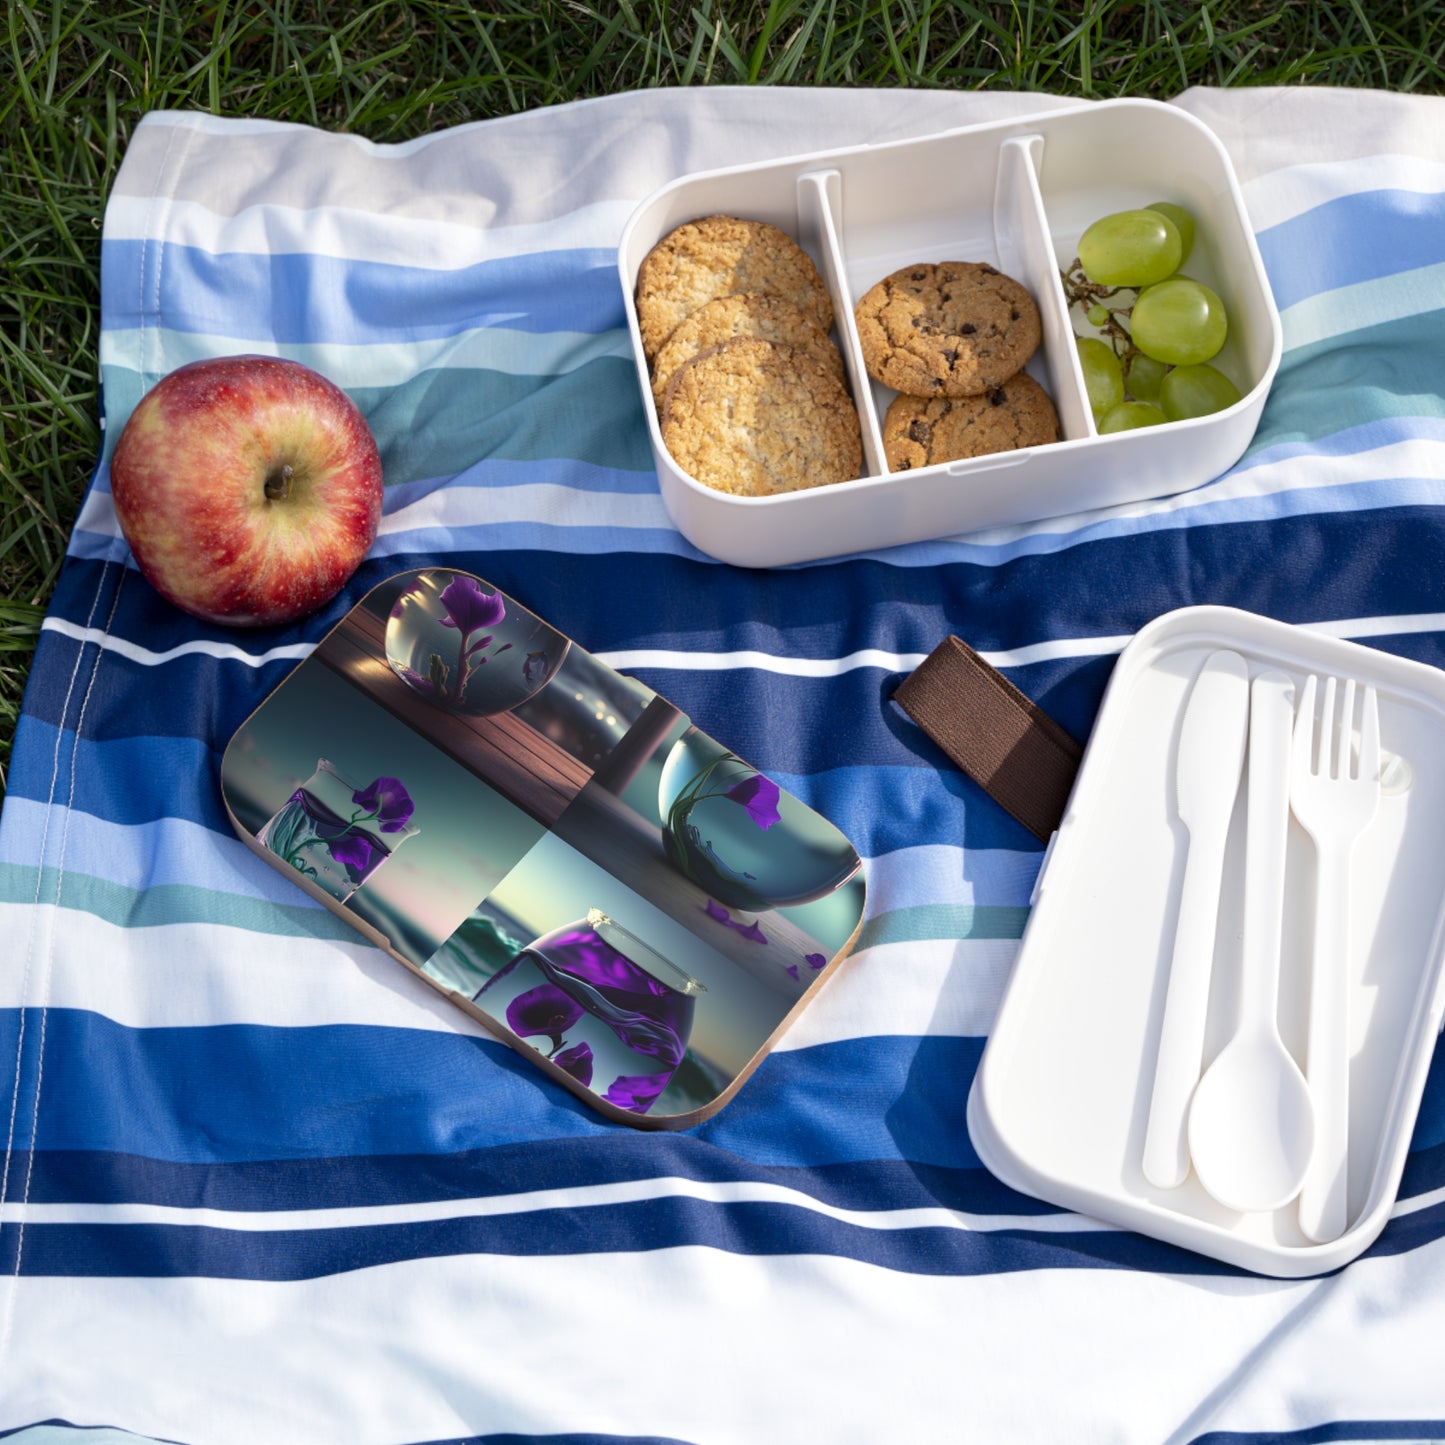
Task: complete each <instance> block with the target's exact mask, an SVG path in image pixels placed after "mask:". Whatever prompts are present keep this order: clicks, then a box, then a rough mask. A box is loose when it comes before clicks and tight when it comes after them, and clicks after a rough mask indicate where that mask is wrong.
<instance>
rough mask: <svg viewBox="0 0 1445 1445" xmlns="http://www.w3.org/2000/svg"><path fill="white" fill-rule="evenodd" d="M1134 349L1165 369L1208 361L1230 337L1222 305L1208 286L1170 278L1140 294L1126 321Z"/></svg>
mask: <svg viewBox="0 0 1445 1445" xmlns="http://www.w3.org/2000/svg"><path fill="white" fill-rule="evenodd" d="M1129 329H1130V332H1131V334H1132V335H1133V337H1134V345H1135V346H1137V347H1138V348H1139V350H1140V351H1142V352H1143V353H1144V354H1145V355H1146V356H1152V357H1153V358H1154V360H1155V361H1162V362H1163V363H1164V364H1165V365H1166V366H1197V365H1198V364H1199V363H1200V362H1201V361H1208V360H1209V358H1210V357H1211V356H1214V355H1215V354H1216V353H1217V352H1218V351H1219V348H1220V347H1221V346H1223V345H1224V338H1225V336H1226V335H1228V333H1229V319H1228V317H1227V316H1226V315H1225V312H1224V302H1223V301H1221V300H1220V299H1219V297H1218V296H1217V295H1215V293H1214V292H1213V291H1211V290H1210V289H1209V287H1208V286H1205V285H1203V284H1202V283H1201V282H1199V281H1191V280H1190V279H1189V277H1187V276H1171V277H1170V278H1169V280H1167V281H1161V282H1159V284H1158V285H1157V286H1148V287H1146V288H1145V289H1144V290H1143V291H1141V292H1140V293H1139V299H1138V300H1137V301H1136V302H1135V303H1134V311H1133V314H1132V315H1131V316H1130V318H1129Z"/></svg>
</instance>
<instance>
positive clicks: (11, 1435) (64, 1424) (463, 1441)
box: [0, 1416, 690, 1445]
mask: <svg viewBox="0 0 1445 1445" xmlns="http://www.w3.org/2000/svg"><path fill="white" fill-rule="evenodd" d="M47 1429H53V1430H74V1431H75V1432H76V1433H77V1434H80V1433H81V1432H83V1431H96V1430H113V1431H115V1432H116V1433H117V1434H119V1435H123V1436H124V1437H125V1438H126V1439H127V1440H133V1441H135V1445H185V1442H183V1441H181V1440H179V1439H177V1438H176V1437H174V1436H170V1435H165V1436H160V1435H137V1434H135V1432H134V1431H131V1430H127V1429H126V1428H125V1427H124V1426H122V1425H106V1424H99V1425H97V1424H86V1425H77V1424H75V1423H74V1422H73V1421H70V1420H62V1419H60V1418H59V1417H57V1416H51V1417H50V1418H48V1419H45V1420H32V1421H31V1422H30V1423H29V1424H28V1425H16V1426H13V1427H12V1428H10V1429H4V1430H0V1440H13V1439H16V1438H17V1437H18V1436H22V1435H24V1434H26V1433H27V1432H28V1431H31V1430H47ZM417 1445H690V1442H689V1441H686V1440H682V1439H680V1438H678V1437H677V1436H674V1435H596V1434H591V1433H587V1434H578V1433H577V1432H576V1431H570V1430H569V1431H567V1432H565V1433H563V1434H560V1435H559V1434H547V1435H518V1434H515V1433H514V1432H512V1431H507V1432H506V1433H504V1434H500V1435H498V1434H489V1435H468V1436H466V1437H465V1438H462V1437H456V1438H454V1439H450V1440H427V1441H420V1442H417Z"/></svg>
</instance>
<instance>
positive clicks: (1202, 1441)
mask: <svg viewBox="0 0 1445 1445" xmlns="http://www.w3.org/2000/svg"><path fill="white" fill-rule="evenodd" d="M1357 1440H1407V1441H1409V1442H1410V1445H1426V1442H1428V1441H1431V1440H1445V1416H1441V1417H1439V1418H1437V1419H1434V1420H1332V1421H1330V1423H1329V1424H1327V1425H1308V1426H1305V1427H1304V1428H1303V1429H1299V1430H1257V1431H1256V1430H1210V1431H1209V1432H1208V1433H1207V1434H1204V1435H1196V1436H1195V1437H1194V1439H1193V1440H1192V1441H1191V1442H1190V1445H1328V1442H1330V1441H1341V1442H1344V1445H1351V1442H1354V1441H1357Z"/></svg>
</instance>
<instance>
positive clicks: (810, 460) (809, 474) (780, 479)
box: [662, 336, 863, 497]
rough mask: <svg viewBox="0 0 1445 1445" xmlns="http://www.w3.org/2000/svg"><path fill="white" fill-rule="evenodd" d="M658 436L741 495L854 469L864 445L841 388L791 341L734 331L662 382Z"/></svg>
mask: <svg viewBox="0 0 1445 1445" xmlns="http://www.w3.org/2000/svg"><path fill="white" fill-rule="evenodd" d="M662 439H663V441H664V442H665V443H666V444H667V449H668V451H669V452H671V453H672V457H673V460H674V461H676V462H677V464H678V466H679V467H681V468H682V470H683V471H685V472H686V473H688V475H689V476H691V477H694V478H695V479H696V480H697V481H699V482H702V483H703V484H704V485H705V486H709V487H714V488H716V489H717V490H718V491H720V492H730V493H732V494H733V495H735V496H741V497H766V496H770V495H772V494H773V493H775V492H792V491H798V490H800V489H802V488H804V487H820V486H824V485H826V484H827V483H829V482H840V481H845V480H847V479H849V478H851V477H856V476H857V475H858V471H859V468H860V467H861V466H862V464H863V444H862V438H861V434H860V431H859V426H858V413H857V412H856V411H855V410H854V407H853V401H852V398H851V397H850V396H849V395H848V391H847V388H846V387H845V386H844V385H843V384H842V382H840V381H839V380H838V378H837V377H836V376H835V375H834V374H833V373H832V372H831V371H830V370H829V369H828V368H827V367H826V366H824V365H823V364H822V363H821V362H819V361H818V360H817V359H816V358H814V357H813V356H811V355H809V353H807V352H806V351H800V350H798V349H797V348H796V347H791V346H781V345H779V344H777V343H775V342H771V341H764V340H762V339H761V338H759V337H756V336H739V337H735V338H734V339H732V340H731V341H724V342H722V343H720V344H719V345H717V346H714V347H711V348H709V349H708V350H707V351H705V352H703V353H702V355H700V356H696V357H694V358H693V359H692V360H691V361H688V362H685V363H684V364H683V365H682V366H680V367H679V368H678V369H677V371H676V373H675V374H674V375H673V378H672V381H671V382H670V383H669V384H668V388H667V396H666V399H665V405H664V407H663V415H662Z"/></svg>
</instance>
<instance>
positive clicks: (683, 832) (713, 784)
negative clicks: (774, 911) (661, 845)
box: [657, 728, 862, 913]
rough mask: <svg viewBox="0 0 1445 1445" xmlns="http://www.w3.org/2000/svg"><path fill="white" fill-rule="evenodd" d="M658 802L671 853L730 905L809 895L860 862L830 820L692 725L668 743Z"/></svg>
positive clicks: (778, 904)
mask: <svg viewBox="0 0 1445 1445" xmlns="http://www.w3.org/2000/svg"><path fill="white" fill-rule="evenodd" d="M657 802H658V810H659V812H660V814H661V817H662V827H663V836H664V841H665V844H666V848H667V853H668V857H669V858H670V859H671V861H672V862H673V864H674V865H675V866H676V867H677V868H678V869H679V870H680V871H681V872H683V873H685V874H686V875H687V876H688V877H689V878H691V879H692V881H693V882H694V883H696V884H697V885H698V887H699V888H701V889H702V890H703V891H704V892H705V893H707V894H708V896H709V897H711V898H715V899H716V900H717V901H718V902H719V903H724V904H726V905H727V906H728V907H730V908H741V909H745V910H748V911H749V912H754V913H757V912H763V911H765V910H767V909H770V908H786V907H789V906H790V905H793V904H799V903H811V902H813V901H815V900H816V899H819V898H826V897H827V896H828V894H830V893H832V892H834V891H835V890H836V889H838V888H841V887H842V886H843V884H845V883H846V882H847V881H848V880H849V879H850V878H851V877H852V876H853V875H854V874H855V873H856V872H857V871H858V869H859V868H860V867H861V866H862V860H861V859H860V858H859V857H858V854H857V852H856V851H855V849H854V847H853V845H852V844H851V843H850V842H849V841H848V840H847V838H845V837H844V836H843V834H842V833H840V832H839V831H838V829H837V828H835V827H834V826H833V825H832V824H831V823H830V822H828V820H827V819H826V818H824V817H823V816H822V815H821V814H819V813H816V812H814V811H813V809H811V808H809V807H807V806H806V805H805V804H803V803H801V802H800V801H799V800H798V799H796V798H794V797H793V796H792V794H791V793H785V792H783V791H782V789H781V788H779V787H778V785H777V784H776V783H775V782H773V781H772V779H771V778H768V777H766V776H765V775H764V774H762V773H760V772H758V770H757V769H756V768H752V767H749V766H748V765H747V764H746V763H745V762H743V761H742V760H741V759H740V758H739V757H738V756H737V755H736V754H734V753H731V752H729V751H728V750H727V749H726V748H724V747H722V746H721V744H719V743H717V742H714V741H713V739H712V738H710V737H709V736H708V735H707V734H706V733H704V732H699V731H698V729H696V728H689V729H688V730H687V731H686V732H685V733H684V734H683V735H682V736H681V737H680V738H679V739H678V740H677V742H675V743H674V744H673V746H672V751H671V752H670V753H669V754H668V756H667V761H666V762H665V763H664V764H663V768H662V776H661V778H660V779H659V781H658V798H657Z"/></svg>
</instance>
